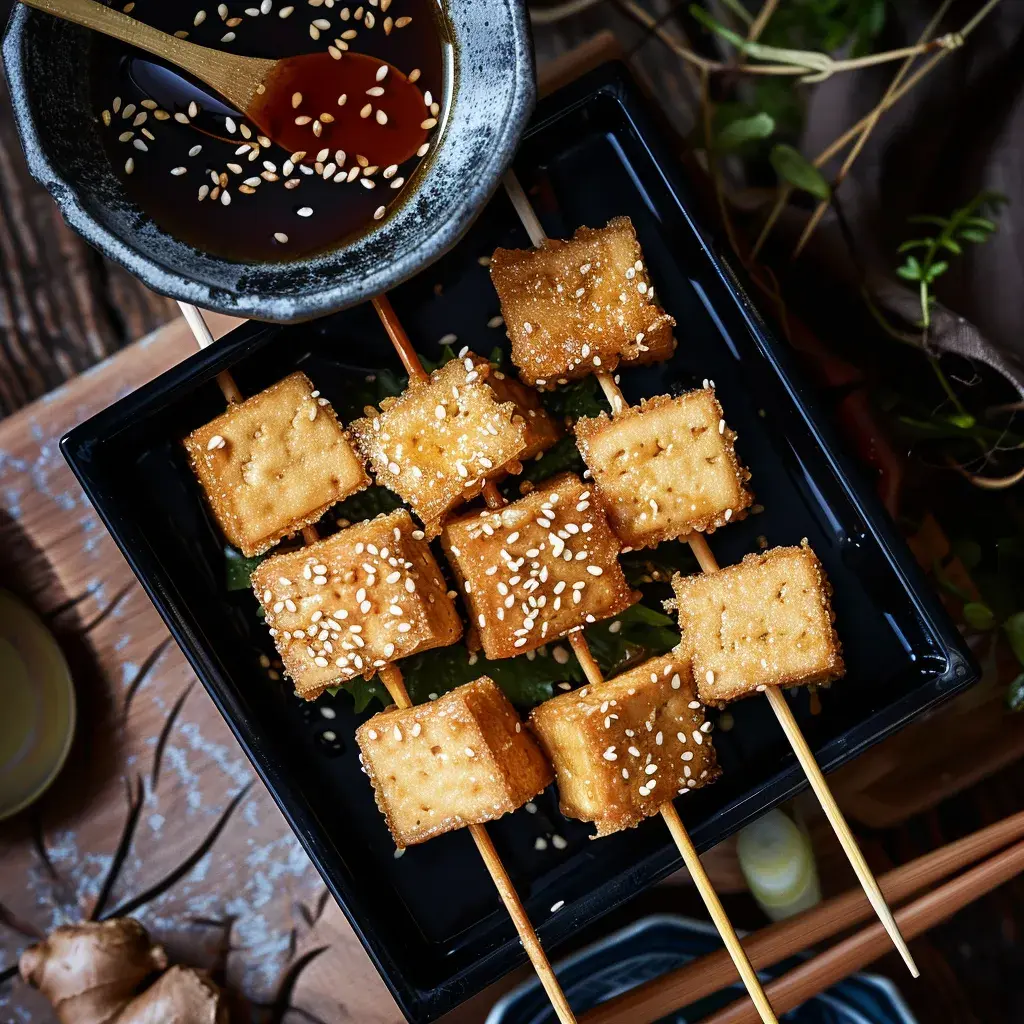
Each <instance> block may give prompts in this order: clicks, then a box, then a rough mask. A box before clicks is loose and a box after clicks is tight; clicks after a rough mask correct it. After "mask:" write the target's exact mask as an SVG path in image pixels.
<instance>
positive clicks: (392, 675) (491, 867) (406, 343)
mask: <svg viewBox="0 0 1024 1024" xmlns="http://www.w3.org/2000/svg"><path fill="white" fill-rule="evenodd" d="M373 308H374V309H375V310H376V311H377V315H378V317H380V321H381V323H382V324H383V325H384V329H385V330H386V331H387V333H388V337H389V338H390V339H391V342H392V344H393V345H394V347H395V351H396V352H397V353H398V357H399V359H400V360H401V362H402V365H403V367H404V368H405V371H406V373H407V374H408V375H409V380H410V381H412V380H419V381H426V380H429V374H428V373H427V372H426V371H425V370H424V369H423V365H422V364H421V363H420V360H419V356H418V355H417V354H416V350H415V349H414V348H413V346H412V342H411V341H410V340H409V336H408V334H406V333H405V328H404V327H403V326H402V323H401V321H400V320H399V319H398V315H397V314H396V313H395V310H394V308H393V307H392V305H391V302H390V301H389V300H388V297H387V296H386V295H379V296H377V297H376V298H374V299H373ZM483 493H484V497H485V499H486V500H487V502H488V504H489V505H491V504H492V503H493V502H495V501H497V503H498V504H499V505H501V504H504V499H503V498H502V497H501V493H500V492H499V491H498V489H497V487H496V486H495V484H494V482H493V481H491V480H489V481H487V482H486V483H485V484H484V488H483ZM380 679H381V682H383V683H384V685H385V686H386V687H387V690H388V693H389V694H390V695H391V699H392V700H393V701H394V702H395V704H396V705H397V706H398V707H399V708H410V707H412V706H413V704H412V701H411V700H410V699H409V692H408V690H407V689H406V687H405V681H404V680H403V679H402V673H401V670H400V669H399V668H398V667H397V666H395V665H388V666H386V667H385V668H383V669H381V671H380ZM467 827H468V829H469V834H470V835H471V836H472V837H473V842H474V843H476V848H477V850H479V851H480V856H481V857H482V858H483V861H484V864H485V866H486V867H487V870H488V871H489V872H490V875H491V878H492V880H493V881H494V885H495V887H496V888H497V890H498V894H499V895H500V896H501V900H502V902H503V903H504V904H505V908H506V910H508V913H509V916H510V917H511V918H512V923H513V924H514V925H515V927H516V931H517V932H518V933H519V938H520V940H521V941H522V943H523V949H525V950H526V955H527V956H528V957H529V958H530V962H531V963H532V964H533V968H534V970H535V971H536V972H537V976H538V977H539V978H540V982H541V984H542V985H543V986H544V991H545V992H546V993H547V996H548V999H549V1000H550V1001H551V1005H552V1007H553V1009H554V1011H555V1013H556V1014H557V1016H558V1019H559V1021H561V1022H562V1024H575V1021H576V1017H575V1015H574V1014H573V1012H572V1007H571V1006H570V1005H569V1001H568V1000H567V999H566V998H565V993H564V992H563V991H562V987H561V985H560V984H559V983H558V979H557V978H556V977H555V972H554V971H553V970H552V968H551V962H550V961H549V960H548V957H547V954H546V953H545V952H544V947H543V946H541V944H540V939H539V938H538V937H537V932H536V931H535V930H534V927H533V924H532V923H531V921H530V919H529V917H528V916H527V913H526V910H525V908H524V907H523V904H522V901H521V900H520V899H519V894H518V893H517V892H516V889H515V886H514V885H513V884H512V880H511V878H509V875H508V871H507V870H506V869H505V865H504V864H503V863H502V861H501V857H499V856H498V851H497V850H496V849H495V848H494V843H493V841H492V840H491V837H490V835H489V834H488V832H487V829H486V827H485V826H484V825H481V824H471V825H468V826H467Z"/></svg>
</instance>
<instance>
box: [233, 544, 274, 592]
mask: <svg viewBox="0 0 1024 1024" xmlns="http://www.w3.org/2000/svg"><path fill="white" fill-rule="evenodd" d="M270 554H271V552H269V551H267V552H266V553H264V554H262V555H256V556H254V557H253V558H246V556H245V555H243V554H242V552H241V551H239V550H238V549H237V548H233V547H231V546H230V545H225V546H224V582H225V583H226V585H227V588H228V590H229V591H232V590H251V589H252V582H251V581H250V577H251V576H252V574H253V573H254V572H255V571H256V566H258V565H259V564H260V562H262V561H263V559H264V558H266V557H267V556H268V555H270Z"/></svg>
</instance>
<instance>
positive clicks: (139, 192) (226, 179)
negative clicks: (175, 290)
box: [92, 0, 451, 263]
mask: <svg viewBox="0 0 1024 1024" xmlns="http://www.w3.org/2000/svg"><path fill="white" fill-rule="evenodd" d="M194 3H195V5H194V6H188V7H186V6H185V5H182V4H180V3H174V4H160V3H158V2H157V0H138V2H137V3H136V4H135V5H134V6H133V5H130V4H129V8H130V10H129V11H128V13H129V14H130V15H131V17H133V18H137V19H139V20H140V21H145V22H146V23H147V24H150V25H153V26H154V27H155V28H159V29H161V30H163V31H165V32H168V33H172V34H173V33H177V34H179V35H181V34H182V33H184V32H187V33H188V35H187V38H188V39H189V41H190V42H194V43H198V44H199V45H201V46H209V47H211V48H213V49H219V50H225V51H230V52H232V53H236V54H240V55H244V56H251V57H270V58H274V59H279V58H282V57H290V56H294V55H296V54H305V53H319V54H323V55H324V57H323V59H322V60H321V61H316V62H313V65H314V66H315V67H316V69H317V70H318V71H321V70H322V72H323V73H319V74H316V75H315V76H310V79H309V80H307V81H299V80H295V81H294V82H290V83H289V85H288V88H287V89H285V90H280V91H279V90H278V89H276V88H274V89H273V95H274V97H275V99H274V103H273V107H272V108H271V109H268V110H267V111H266V114H268V115H269V120H270V121H271V123H275V124H279V125H284V126H286V131H287V133H286V134H283V135H281V136H279V137H283V138H284V140H285V141H286V142H287V144H289V145H291V144H292V141H293V140H298V139H301V140H304V141H303V149H304V152H305V156H297V155H296V153H295V152H291V151H288V150H285V149H282V148H281V147H280V146H278V145H276V144H274V143H271V142H270V140H269V139H268V138H267V137H266V136H264V135H262V132H261V130H260V129H259V128H257V127H256V125H255V124H254V123H253V122H251V121H249V120H247V119H245V118H243V117H241V116H240V115H239V114H238V113H237V112H236V111H234V110H232V109H231V108H230V107H229V106H227V105H226V104H225V102H224V101H223V100H221V99H220V98H219V97H217V96H216V94H214V93H212V92H211V90H210V89H209V88H208V87H207V86H205V85H203V84H202V83H199V82H196V81H194V80H193V79H191V78H190V77H189V76H187V75H185V74H184V73H183V72H177V71H176V70H174V69H172V68H169V67H166V66H164V65H161V64H159V63H157V62H156V61H154V60H151V59H150V58H149V57H148V56H146V55H145V54H141V53H138V52H136V51H126V50H125V48H124V46H123V44H119V43H117V42H115V41H113V40H109V39H106V38H104V37H100V36H97V37H96V42H95V47H94V56H93V63H92V67H93V81H92V94H93V101H94V103H95V106H96V111H97V117H98V118H100V120H101V127H100V131H101V136H102V139H103V143H104V146H105V148H106V150H107V153H108V155H109V157H110V161H111V163H112V164H113V166H114V168H115V169H116V171H117V173H118V175H119V177H120V178H121V179H122V180H123V182H124V186H125V189H126V191H127V193H128V195H129V197H130V198H131V199H132V200H133V201H134V202H135V203H136V204H137V205H138V206H139V207H140V208H141V209H142V210H143V211H145V212H146V213H147V214H148V215H149V216H150V217H152V219H153V220H154V221H155V222H156V223H157V224H158V225H159V226H160V227H161V228H162V229H163V230H164V231H166V232H167V233H168V234H171V235H174V236H175V237H176V238H179V239H182V240H183V241H185V242H188V243H190V244H192V245H194V246H195V247H196V248H197V249H201V250H203V251H205V252H209V253H212V254H214V255H217V256H220V257H223V258H226V259H231V260H237V261H238V262H244V263H251V262H283V261H287V260H292V259H296V258H299V257H305V256H310V255H315V254H317V253H322V252H327V251H329V250H331V249H335V248H337V247H339V246H340V245H342V244H344V243H345V241H346V240H347V239H349V238H351V237H352V236H354V235H358V234H362V233H365V232H366V231H367V230H372V227H373V225H374V224H376V223H377V222H379V221H380V220H381V219H383V218H384V217H385V216H387V212H388V211H389V210H390V209H391V208H392V207H394V206H395V205H396V204H397V203H399V202H401V201H403V199H404V197H405V195H406V193H407V191H408V190H409V189H410V187H413V186H414V184H415V182H414V181H413V179H414V176H415V172H416V169H417V167H418V165H419V164H420V162H421V161H422V159H423V158H424V156H426V155H427V153H428V152H429V146H430V144H431V140H432V139H433V138H434V137H435V136H436V134H437V133H438V132H439V131H440V130H441V127H442V125H443V121H444V115H445V108H446V103H447V97H448V90H449V88H450V81H449V78H450V67H449V65H450V56H449V55H450V51H451V48H450V46H449V45H448V38H449V36H448V32H447V26H446V24H445V22H444V19H443V15H442V14H441V11H440V9H439V8H438V6H437V4H436V3H435V0H390V2H388V0H375V2H373V3H370V2H364V3H348V4H345V3H341V2H339V0H320V2H319V3H317V4H315V5H314V4H311V3H309V2H308V0H299V2H293V0H262V6H261V5H260V0H252V2H237V0H236V2H235V3H231V4H221V5H219V6H218V5H217V4H211V3H209V2H207V3H206V4H205V5H203V4H202V2H201V0H194ZM201 11H202V12H205V13H204V14H203V15H200V12H201ZM257 12H258V13H257ZM286 12H287V13H286ZM282 14H284V15H285V16H284V17H282ZM197 19H198V20H199V22H200V23H199V24H198V25H196V24H195V21H196V20H197ZM405 19H411V20H409V21H406V20H405ZM314 22H315V23H316V24H314ZM324 22H329V27H327V28H324V27H322V26H323V24H324ZM368 26H369V27H368ZM353 32H354V33H355V35H354V36H353V35H352V33H353ZM227 34H233V36H234V38H229V39H228V40H227V41H223V38H224V36H225V35H227ZM314 36H318V38H314ZM344 36H347V38H343V37H344ZM339 44H340V45H339ZM341 47H348V49H347V50H345V51H343V50H342V49H341ZM329 48H330V50H331V51H332V52H331V53H330V54H328V50H329ZM335 55H337V59H332V58H334V57H335ZM367 58H373V59H374V60H373V61H372V62H371V61H369V60H368V59H367ZM385 64H387V65H391V67H390V68H389V70H388V71H387V72H386V73H382V75H383V77H382V79H381V80H380V81H379V82H378V81H377V78H376V74H375V72H377V71H379V69H380V67H382V66H384V65H385ZM417 72H418V74H417ZM405 76H408V77H409V78H410V79H412V80H413V81H414V83H415V85H414V87H410V86H409V85H408V83H406V82H405V81H403V80H402V79H403V78H404V77H405ZM389 85H390V88H389ZM399 86H401V88H399ZM368 89H369V90H373V91H374V93H377V94H376V95H368V94H367V90H368ZM380 90H383V92H382V93H380V92H379V91H380ZM296 94H299V95H300V96H301V99H300V98H299V95H296ZM342 95H344V96H345V97H346V99H345V103H344V104H343V105H339V103H338V100H339V97H340V96H342ZM367 105H370V107H371V108H372V109H371V110H370V112H369V113H367V115H366V116H365V117H361V116H360V114H361V112H362V111H363V110H364V109H365V107H366V106H367ZM378 110H381V111H383V112H384V123H381V120H380V119H378V115H377V111H378ZM323 113H326V114H327V115H328V119H327V121H326V123H324V122H323V121H321V118H320V115H321V114H323ZM296 118H302V119H305V118H309V120H308V121H307V120H303V123H302V124H301V125H297V124H296V123H295V121H296ZM315 132H319V133H320V134H319V136H318V135H317V134H316V133H315ZM214 136H216V137H214ZM328 140H329V145H328ZM360 146H362V147H363V148H365V149H367V150H369V152H370V153H371V154H372V153H376V154H377V155H378V156H383V157H384V158H385V159H401V162H400V163H398V164H393V163H392V164H385V163H376V164H375V163H371V158H370V157H368V156H366V155H364V154H363V153H362V152H361V150H360ZM143 147H144V148H143ZM325 150H326V152H325ZM298 152H302V150H300V151H298ZM410 153H411V154H412V155H411V156H408V155H407V154H410ZM396 154H397V155H396ZM293 156H295V157H296V158H295V159H294V160H293V159H292V157H293ZM403 157H404V159H402V158H403ZM254 179H255V180H254ZM225 196H226V197H227V198H225Z"/></svg>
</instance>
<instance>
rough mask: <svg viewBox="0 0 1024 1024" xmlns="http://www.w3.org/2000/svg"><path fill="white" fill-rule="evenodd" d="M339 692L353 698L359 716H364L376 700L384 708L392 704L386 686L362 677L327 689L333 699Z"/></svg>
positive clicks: (354, 707)
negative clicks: (341, 691) (343, 692)
mask: <svg viewBox="0 0 1024 1024" xmlns="http://www.w3.org/2000/svg"><path fill="white" fill-rule="evenodd" d="M339 690H344V691H345V693H347V694H348V695H349V696H350V697H351V698H352V704H353V710H354V711H355V713H356V714H357V715H359V714H362V713H363V712H364V711H365V710H366V709H367V708H368V707H369V706H370V705H371V704H372V703H373V702H374V701H375V700H376V701H379V702H380V706H381V707H382V708H386V707H387V706H388V705H389V704H390V703H391V697H390V695H389V694H388V691H387V690H386V689H385V687H384V684H383V683H380V682H378V681H377V680H376V679H372V680H366V679H364V678H363V677H362V676H356V678H355V679H350V680H349V681H348V682H347V683H345V684H344V685H342V686H328V687H327V692H328V693H329V694H331V696H332V697H333V696H336V695H337V693H338V691H339Z"/></svg>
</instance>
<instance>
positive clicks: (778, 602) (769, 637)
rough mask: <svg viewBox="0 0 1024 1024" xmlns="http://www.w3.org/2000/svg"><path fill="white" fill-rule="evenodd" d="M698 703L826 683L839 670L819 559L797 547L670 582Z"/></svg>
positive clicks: (838, 650) (837, 647)
mask: <svg viewBox="0 0 1024 1024" xmlns="http://www.w3.org/2000/svg"><path fill="white" fill-rule="evenodd" d="M672 587H673V589H674V590H675V593H676V597H675V601H674V604H675V607H676V609H677V611H678V613H679V626H680V629H681V630H682V634H683V639H682V643H681V645H680V650H681V651H682V652H684V653H685V654H687V655H689V656H690V657H691V659H692V661H693V675H694V678H695V679H696V680H697V688H698V691H699V693H700V698H701V700H702V701H704V703H705V704H712V705H716V706H718V707H724V706H725V705H726V704H727V703H728V702H729V701H733V700H737V699H738V698H740V697H746V696H748V695H749V694H752V693H756V692H760V691H763V690H764V689H765V688H766V687H769V686H799V685H809V684H813V683H826V682H830V681H831V680H833V679H838V678H839V677H840V676H841V675H842V674H843V672H844V671H845V666H844V665H843V656H842V648H841V646H840V643H839V637H838V636H837V635H836V631H835V629H834V628H833V625H832V624H833V622H834V621H835V616H834V615H833V613H832V605H831V602H830V597H831V594H832V588H831V586H830V585H829V582H828V579H827V578H826V576H825V570H824V569H823V568H822V566H821V562H819V561H818V556H817V555H815V553H814V552H813V551H812V550H811V547H810V545H809V544H808V543H807V541H806V540H804V541H803V542H802V543H801V545H800V546H799V547H785V548H772V549H771V550H770V551H765V552H764V553H763V554H753V555H747V556H746V557H745V558H744V559H743V561H742V562H740V563H739V565H733V566H729V568H727V569H721V570H719V571H718V572H715V573H711V574H710V575H696V576H680V575H677V576H675V578H674V579H673V580H672Z"/></svg>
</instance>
